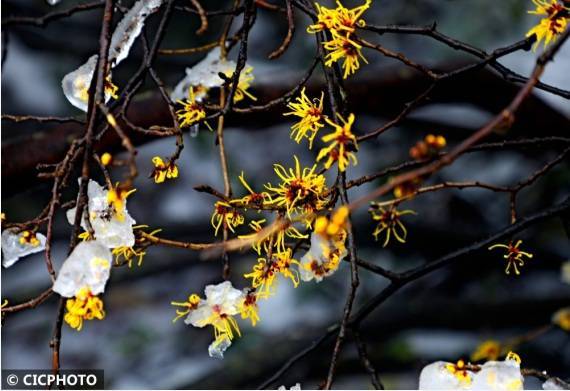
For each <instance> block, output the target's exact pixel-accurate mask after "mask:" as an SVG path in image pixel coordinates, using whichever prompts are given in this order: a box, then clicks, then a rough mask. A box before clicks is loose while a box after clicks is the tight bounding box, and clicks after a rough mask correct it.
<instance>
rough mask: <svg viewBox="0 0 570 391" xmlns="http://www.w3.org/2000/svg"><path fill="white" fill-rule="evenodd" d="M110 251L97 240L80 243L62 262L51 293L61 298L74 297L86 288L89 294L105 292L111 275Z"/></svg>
mask: <svg viewBox="0 0 570 391" xmlns="http://www.w3.org/2000/svg"><path fill="white" fill-rule="evenodd" d="M111 262H112V255H111V251H109V249H108V248H107V247H106V246H104V245H103V244H101V243H99V241H97V240H91V241H87V242H80V243H79V244H78V245H77V246H76V247H75V248H74V249H73V251H72V253H71V254H70V255H69V257H67V259H66V260H65V261H64V262H63V266H62V267H61V270H60V271H59V274H58V275H57V279H56V280H55V283H54V284H53V291H54V292H57V293H59V294H60V295H61V296H63V297H74V296H75V295H76V294H77V293H78V292H79V290H80V289H82V288H84V287H88V288H89V290H90V291H91V294H93V295H98V294H99V293H103V292H104V291H105V284H106V283H107V280H108V279H109V275H110V273H111Z"/></svg>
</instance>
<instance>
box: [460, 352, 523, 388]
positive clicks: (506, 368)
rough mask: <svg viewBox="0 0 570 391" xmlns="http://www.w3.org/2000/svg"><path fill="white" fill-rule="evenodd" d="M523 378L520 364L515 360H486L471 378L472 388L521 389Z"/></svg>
mask: <svg viewBox="0 0 570 391" xmlns="http://www.w3.org/2000/svg"><path fill="white" fill-rule="evenodd" d="M523 382H524V378H523V376H522V374H521V368H520V364H519V363H518V362H516V361H515V360H509V359H507V360H505V361H487V362H486V363H485V364H483V366H482V367H481V370H480V371H479V372H477V374H476V375H475V378H474V379H473V386H472V388H471V389H472V390H509V391H517V390H522V389H523Z"/></svg>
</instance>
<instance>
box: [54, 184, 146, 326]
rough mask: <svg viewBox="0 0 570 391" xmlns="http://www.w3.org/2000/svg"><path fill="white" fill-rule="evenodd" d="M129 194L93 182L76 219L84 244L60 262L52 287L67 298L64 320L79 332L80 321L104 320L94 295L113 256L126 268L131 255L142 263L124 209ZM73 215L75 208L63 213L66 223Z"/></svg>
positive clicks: (131, 223) (102, 286) (107, 273)
mask: <svg viewBox="0 0 570 391" xmlns="http://www.w3.org/2000/svg"><path fill="white" fill-rule="evenodd" d="M133 192H134V190H126V189H123V188H122V187H121V186H119V185H118V184H117V185H116V186H110V187H109V188H108V189H104V188H103V187H102V186H100V185H99V184H98V183H97V182H95V181H93V180H90V181H89V183H88V185H87V197H88V202H87V205H86V206H85V210H84V212H83V216H81V220H80V221H81V227H82V228H83V229H84V230H85V232H84V233H83V234H81V235H80V237H81V238H83V239H84V241H83V242H81V243H79V244H78V245H77V246H76V247H75V248H74V249H73V251H72V253H71V254H70V255H69V257H67V259H66V260H65V261H64V263H63V265H62V267H61V270H60V272H59V274H58V275H57V279H56V280H55V282H54V285H53V291H54V292H56V293H59V294H60V295H61V296H62V297H66V298H68V300H67V302H66V309H67V313H66V314H65V316H64V320H65V322H66V323H67V324H69V326H71V327H72V328H74V329H77V330H81V328H82V326H83V321H84V320H92V319H103V318H104V317H105V311H104V310H103V301H102V300H101V298H100V297H98V295H100V294H102V293H103V292H104V290H105V285H106V283H107V280H108V279H109V277H110V272H111V266H112V261H113V255H115V256H116V257H117V260H118V259H119V258H120V257H124V258H125V259H126V260H127V261H128V262H129V265H130V263H131V261H132V258H133V257H134V256H138V257H139V264H140V262H141V261H142V257H143V256H144V252H143V251H142V250H139V249H136V248H135V245H136V240H135V233H134V228H136V227H134V224H135V220H134V219H133V218H132V217H131V216H130V215H129V212H128V211H127V207H126V202H127V197H128V196H129V195H130V194H132V193H133ZM75 215H76V208H73V209H70V210H68V211H67V218H68V221H69V223H70V224H73V223H74V221H75Z"/></svg>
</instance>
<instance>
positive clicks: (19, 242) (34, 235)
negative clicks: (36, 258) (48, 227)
mask: <svg viewBox="0 0 570 391" xmlns="http://www.w3.org/2000/svg"><path fill="white" fill-rule="evenodd" d="M45 244H46V237H45V236H44V235H42V234H41V233H38V232H33V231H28V230H25V231H21V232H18V231H17V230H16V229H13V228H8V229H5V230H4V231H2V266H4V267H6V268H8V267H10V266H12V265H13V264H14V263H16V262H17V261H18V260H19V259H20V258H23V257H25V256H26V255H30V254H34V253H37V252H40V251H42V250H43V249H44V248H45Z"/></svg>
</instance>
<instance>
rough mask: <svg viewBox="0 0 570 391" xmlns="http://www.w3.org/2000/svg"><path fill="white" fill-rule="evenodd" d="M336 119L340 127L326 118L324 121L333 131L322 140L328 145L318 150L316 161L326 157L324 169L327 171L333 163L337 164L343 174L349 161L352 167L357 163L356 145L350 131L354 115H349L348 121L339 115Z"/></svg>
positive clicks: (354, 137)
mask: <svg viewBox="0 0 570 391" xmlns="http://www.w3.org/2000/svg"><path fill="white" fill-rule="evenodd" d="M338 119H339V121H340V123H341V124H340V125H338V124H336V123H334V122H332V121H331V120H329V119H328V118H327V119H326V121H327V123H328V124H329V125H331V126H332V127H333V128H334V131H333V132H332V133H329V134H327V135H326V136H324V137H323V138H322V140H323V141H324V142H325V143H330V144H329V145H328V146H327V147H325V148H323V149H321V150H320V152H319V154H318V155H317V161H320V160H321V159H323V158H325V157H326V158H327V161H326V162H325V168H326V169H327V170H328V169H329V168H330V167H331V166H332V165H333V164H334V163H338V169H339V170H340V171H341V172H344V171H346V168H347V167H348V165H349V164H350V162H351V161H352V164H353V165H356V164H357V163H358V160H357V159H356V154H355V153H354V151H357V150H358V143H357V142H356V136H354V134H353V133H352V130H351V128H352V124H353V123H354V114H350V115H349V116H348V120H344V118H342V117H341V116H340V115H338Z"/></svg>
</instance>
